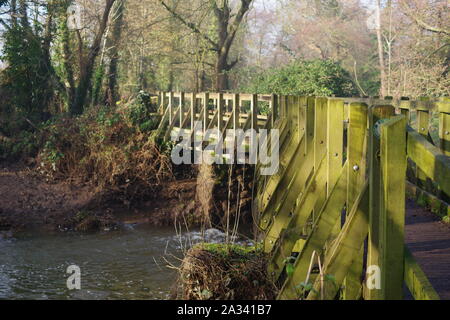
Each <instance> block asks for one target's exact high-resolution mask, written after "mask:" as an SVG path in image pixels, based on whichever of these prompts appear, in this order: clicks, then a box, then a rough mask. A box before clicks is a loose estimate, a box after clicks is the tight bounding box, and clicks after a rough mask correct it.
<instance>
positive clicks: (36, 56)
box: [1, 24, 53, 120]
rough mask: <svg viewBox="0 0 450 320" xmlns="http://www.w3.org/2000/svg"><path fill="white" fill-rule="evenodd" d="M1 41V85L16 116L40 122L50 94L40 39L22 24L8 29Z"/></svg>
mask: <svg viewBox="0 0 450 320" xmlns="http://www.w3.org/2000/svg"><path fill="white" fill-rule="evenodd" d="M4 39H5V42H4V47H3V55H2V58H1V59H2V61H3V62H5V63H6V64H7V67H6V69H5V70H4V71H3V74H2V76H3V79H2V80H3V83H2V85H3V87H4V88H5V89H6V90H7V91H8V92H9V93H10V96H11V100H12V101H11V104H12V105H13V106H14V107H15V108H16V111H17V112H18V113H19V114H21V115H23V116H26V117H30V118H32V119H35V120H40V119H41V117H42V112H43V111H44V108H45V107H46V106H47V105H48V102H49V100H50V99H51V97H52V94H53V89H52V88H51V86H50V85H49V82H50V77H51V70H49V65H48V63H47V58H46V53H45V51H44V49H43V47H42V42H43V39H42V37H41V36H39V35H36V34H35V33H33V31H32V29H31V27H29V26H27V25H25V26H24V25H22V24H17V25H15V26H13V27H11V28H10V29H8V30H7V31H6V32H5V33H4Z"/></svg>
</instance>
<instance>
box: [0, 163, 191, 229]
mask: <svg viewBox="0 0 450 320" xmlns="http://www.w3.org/2000/svg"><path fill="white" fill-rule="evenodd" d="M195 187H196V179H183V180H175V181H168V182H164V183H161V184H160V186H159V188H158V189H159V190H158V191H157V192H155V193H154V195H153V196H152V197H149V198H148V199H147V201H136V202H134V201H127V200H122V199H120V198H119V197H115V196H114V194H111V193H109V194H106V193H104V192H101V191H98V190H97V188H95V187H94V186H92V185H89V184H74V183H69V182H65V181H62V182H48V181H46V179H45V178H43V177H42V176H40V175H39V174H37V173H36V171H35V170H33V169H31V168H28V167H23V166H8V167H5V166H4V167H1V168H0V231H14V232H16V231H23V230H28V229H40V230H48V231H70V230H77V231H96V230H104V229H112V228H117V227H118V226H119V225H120V224H121V222H123V221H127V220H128V221H130V220H136V221H143V222H150V223H152V224H154V225H171V224H172V223H173V221H174V220H175V219H176V218H177V217H178V216H181V215H186V216H189V215H191V214H194V212H195V201H194V199H195ZM118 199H120V200H118ZM124 212H126V213H127V214H124Z"/></svg>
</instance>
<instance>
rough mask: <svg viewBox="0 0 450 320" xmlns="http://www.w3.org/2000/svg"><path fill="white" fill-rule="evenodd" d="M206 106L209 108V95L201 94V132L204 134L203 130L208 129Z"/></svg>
mask: <svg viewBox="0 0 450 320" xmlns="http://www.w3.org/2000/svg"><path fill="white" fill-rule="evenodd" d="M208 106H209V93H207V92H205V93H204V94H203V115H202V119H203V132H205V130H207V129H208V124H209V110H208Z"/></svg>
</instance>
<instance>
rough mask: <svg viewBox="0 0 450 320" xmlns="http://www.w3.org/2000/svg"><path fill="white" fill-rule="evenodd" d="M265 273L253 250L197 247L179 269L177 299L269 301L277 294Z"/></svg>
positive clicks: (263, 262) (262, 259)
mask: <svg viewBox="0 0 450 320" xmlns="http://www.w3.org/2000/svg"><path fill="white" fill-rule="evenodd" d="M266 270H267V259H266V257H265V255H264V254H263V253H261V252H260V251H259V250H255V248H253V247H252V248H245V247H239V246H236V245H225V244H222V245H220V244H219V245H217V244H201V245H197V246H195V247H193V248H192V249H190V250H189V251H188V252H187V254H186V257H185V259H184V260H183V263H182V265H181V267H180V270H179V271H180V275H179V281H178V288H177V298H179V299H187V300H272V299H274V298H275V297H276V293H277V290H276V287H275V285H274V284H273V283H272V282H271V281H270V280H269V277H268V276H267V271H266Z"/></svg>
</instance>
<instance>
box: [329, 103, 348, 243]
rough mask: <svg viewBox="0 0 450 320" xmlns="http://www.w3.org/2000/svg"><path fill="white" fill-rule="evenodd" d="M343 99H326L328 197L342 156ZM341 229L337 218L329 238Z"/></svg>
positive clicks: (335, 180)
mask: <svg viewBox="0 0 450 320" xmlns="http://www.w3.org/2000/svg"><path fill="white" fill-rule="evenodd" d="M344 109H345V107H344V101H342V100H337V99H329V100H328V126H327V129H328V133H327V146H328V153H327V162H328V166H327V170H328V171H327V196H328V197H329V196H330V194H331V191H332V190H333V187H334V185H335V184H336V182H337V180H338V178H339V172H341V171H342V162H343V158H344V154H343V152H344ZM340 231H341V221H340V220H339V221H338V222H337V223H336V225H335V227H334V228H333V231H332V234H331V238H332V239H334V238H336V237H337V235H338V234H339V232H340Z"/></svg>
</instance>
